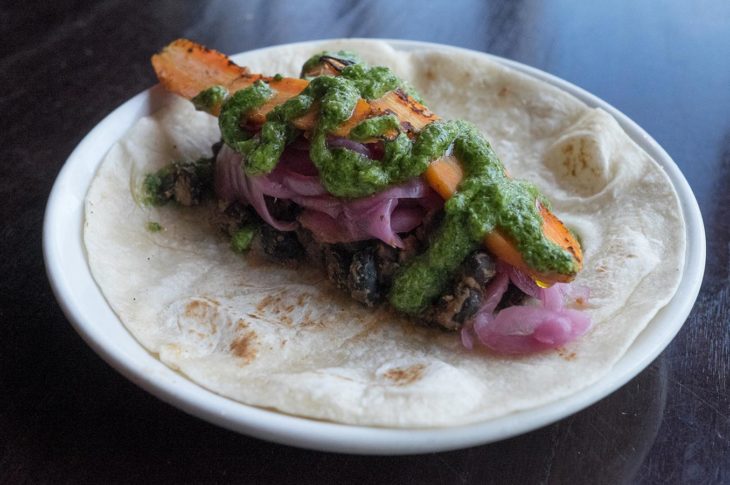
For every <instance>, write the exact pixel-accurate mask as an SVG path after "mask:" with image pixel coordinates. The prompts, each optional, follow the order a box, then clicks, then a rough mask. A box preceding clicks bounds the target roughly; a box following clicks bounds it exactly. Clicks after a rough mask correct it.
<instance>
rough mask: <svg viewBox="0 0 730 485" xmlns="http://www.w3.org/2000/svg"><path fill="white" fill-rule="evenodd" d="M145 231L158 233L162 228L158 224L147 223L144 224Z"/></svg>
mask: <svg viewBox="0 0 730 485" xmlns="http://www.w3.org/2000/svg"><path fill="white" fill-rule="evenodd" d="M145 229H147V230H148V231H149V232H160V231H161V230H162V229H164V228H163V227H162V226H161V225H160V223H159V222H155V221H149V222H148V223H147V224H145Z"/></svg>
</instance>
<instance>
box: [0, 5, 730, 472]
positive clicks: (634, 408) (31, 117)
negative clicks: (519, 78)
mask: <svg viewBox="0 0 730 485" xmlns="http://www.w3.org/2000/svg"><path fill="white" fill-rule="evenodd" d="M180 36H185V37H189V38H192V39H195V40H197V41H199V42H202V43H204V44H207V45H209V46H211V47H215V48H216V49H218V50H221V51H223V52H229V53H233V52H240V51H245V50H249V49H253V48H258V47H263V46H268V45H274V44H280V43H286V42H294V41H301V40H308V39H317V38H333V37H384V38H405V39H415V40H426V41H432V42H440V43H446V44H451V45H456V46H462V47H467V48H471V49H475V50H479V51H484V52H489V53H492V54H497V55H500V56H504V57H507V58H510V59H514V60H517V61H520V62H523V63H525V64H528V65H531V66H534V67H537V68H539V69H543V70H545V71H547V72H550V73H552V74H555V75H557V76H560V77H562V78H565V79H567V80H568V81H571V82H573V83H575V84H577V85H579V86H581V87H583V88H585V89H587V90H588V91H590V92H592V93H594V94H596V95H598V96H599V97H601V98H603V99H605V100H606V101H608V102H609V103H611V104H613V105H614V106H616V107H617V108H618V109H620V110H621V111H623V112H624V113H626V114H627V115H628V116H629V117H631V118H633V119H634V120H635V121H636V122H638V123H639V124H640V125H641V126H642V127H644V128H645V129H646V130H647V131H648V132H649V133H650V134H651V135H652V136H653V137H654V138H655V139H656V140H657V141H658V142H659V143H660V144H661V145H662V146H663V147H664V148H665V149H666V150H667V151H668V152H669V154H670V155H671V156H672V157H673V158H674V160H675V161H676V163H677V164H678V165H679V167H680V169H681V170H682V172H683V173H684V175H685V177H686V178H687V179H688V181H689V183H690V185H691V186H692V188H693V190H694V191H695V194H696V196H697V199H698V201H699V204H700V207H701V210H702V213H703V217H704V219H705V225H706V229H707V237H708V246H707V250H708V256H707V261H708V264H707V269H706V277H705V280H704V283H703V286H702V290H701V293H700V295H699V298H698V300H697V304H696V305H695V308H694V310H693V311H692V313H691V315H690V317H689V319H688V320H687V322H686V324H685V326H684V327H683V329H682V330H681V332H680V333H679V335H678V336H677V337H676V339H675V340H674V341H673V343H672V344H671V345H670V346H669V347H668V348H667V349H666V350H665V351H664V352H663V353H662V354H661V356H660V357H659V358H658V359H656V361H655V362H654V363H652V364H651V365H650V366H649V367H648V368H647V369H646V370H645V371H644V372H642V373H641V374H640V375H639V376H638V377H637V378H635V379H634V380H633V381H631V382H630V383H629V384H627V385H626V386H624V387H623V388H622V389H620V390H619V391H617V392H616V393H614V394H612V395H611V396H609V397H608V398H606V399H604V400H602V401H600V402H599V403H597V404H595V405H594V406H591V407H590V408H588V409H586V410H584V411H583V412H580V413H578V414H576V415H574V416H572V417H569V418H567V419H565V420H563V421H560V422H558V423H556V424H554V425H551V426H547V427H545V428H543V429H540V430H537V431H534V432H532V433H529V434H526V435H523V436H520V437H517V438H513V439H510V440H506V441H503V442H500V443H495V444H491V445H486V446H480V447H475V448H470V449H465V450H460V451H453V452H448V453H438V454H431V455H420V456H407V457H360V456H350V455H338V454H329V453H318V452H313V451H306V450H300V449H295V448H291V447H287V446H280V445H275V444H271V443H267V442H264V441H260V440H257V439H253V438H248V437H246V436H241V435H238V434H235V433H232V432H229V431H226V430H223V429H220V428H217V427H215V426H213V425H210V424H207V423H205V422H202V421H200V420H198V419H196V418H193V417H190V416H188V415H186V414H184V413H182V412H180V411H178V410H177V409H175V408H173V407H171V406H169V405H167V404H164V403H162V402H161V401H158V400H157V399H156V398H154V397H152V396H150V395H148V394H147V393H145V392H144V391H142V390H141V389H139V388H137V387H136V386H134V385H133V384H131V383H130V382H128V381H127V380H125V379H124V378H123V377H121V376H120V375H119V374H117V373H116V372H115V371H114V370H113V369H111V368H110V367H108V366H107V365H106V364H105V363H104V362H103V361H102V360H101V359H100V358H99V357H97V356H96V355H95V354H94V353H93V352H92V351H91V350H90V349H89V348H88V347H87V346H86V345H85V344H84V342H83V341H82V340H81V338H79V337H78V336H77V335H76V333H75V332H74V331H73V329H72V327H71V326H70V325H69V323H68V322H67V320H66V319H65V317H64V316H63V314H62V313H61V310H60V308H59V306H58V304H57V303H56V302H55V300H54V298H53V295H52V293H51V290H50V287H49V284H48V282H47V280H46V277H45V273H44V267H43V260H42V254H41V232H42V217H43V211H44V206H45V203H46V199H47V197H48V194H49V191H50V189H51V185H52V183H53V180H54V178H55V176H56V174H57V173H58V171H59V170H60V168H61V166H62V164H63V163H64V161H65V159H66V158H67V157H68V155H69V154H70V152H71V151H72V149H73V148H74V146H75V145H76V144H77V143H78V142H79V141H80V140H81V138H83V136H84V135H85V134H86V133H87V132H88V131H89V130H90V129H91V128H93V127H94V126H95V125H96V124H97V123H98V122H99V121H100V120H101V119H102V118H104V117H105V116H106V115H107V114H108V113H109V112H110V111H111V110H112V109H114V108H115V107H117V106H118V105H119V104H121V103H122V102H124V101H125V100H126V99H128V98H130V97H131V96H132V95H134V94H136V93H138V92H139V91H141V90H143V89H146V88H148V87H150V86H151V85H152V84H153V83H154V82H155V80H154V77H153V73H152V71H151V69H150V65H149V56H150V55H151V54H152V53H153V52H154V51H155V50H157V49H158V48H159V47H160V46H162V45H164V44H166V43H167V42H169V41H170V40H171V39H174V38H177V37H180ZM0 38H2V43H1V45H2V47H0V88H1V91H0V112H1V113H2V116H0V137H1V138H0V139H1V140H2V144H1V145H0V147H1V150H2V152H1V153H2V161H1V163H0V194H1V199H0V200H2V204H0V214H2V226H1V227H0V231H1V233H0V234H1V237H0V248H1V250H0V255H1V256H2V258H0V274H1V275H2V277H1V278H0V320H1V324H0V483H2V484H5V483H7V484H16V483H26V482H27V483H40V482H48V483H145V482H152V481H155V482H166V483H167V482H169V483H197V482H206V483H214V482H215V483H217V482H235V483H297V484H302V483H419V484H420V483H556V484H564V483H730V398H729V397H728V391H729V389H728V387H729V386H728V375H729V374H730V331H729V330H728V323H729V322H730V294H729V293H730V284H729V281H730V242H729V241H730V209H729V207H730V3H728V2H726V1H723V0H714V1H711V0H707V1H700V2H682V1H668V2H649V1H647V2H632V1H619V2H570V1H567V0H566V1H548V2H542V1H529V0H522V1H508V0H505V1H497V2H481V1H476V0H475V1H460V0H450V1H437V2H428V3H426V2H406V1H396V0H390V1H373V2H367V1H342V2H334V1H332V2H325V1H309V2H304V1H302V2H294V1H291V2H288V1H273V0H269V1H265V0H261V1H248V2H244V1H241V2H233V1H210V2H207V3H203V2H194V1H171V0H170V1H160V2H135V3H132V2H124V1H119V0H103V1H66V2H45V1H35V0H30V1H24V2H2V3H1V4H0Z"/></svg>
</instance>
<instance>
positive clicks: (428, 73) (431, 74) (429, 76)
mask: <svg viewBox="0 0 730 485" xmlns="http://www.w3.org/2000/svg"><path fill="white" fill-rule="evenodd" d="M426 79H428V80H429V81H433V80H434V79H436V74H434V72H433V71H432V70H431V69H426Z"/></svg>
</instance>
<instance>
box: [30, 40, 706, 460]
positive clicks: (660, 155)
mask: <svg viewBox="0 0 730 485" xmlns="http://www.w3.org/2000/svg"><path fill="white" fill-rule="evenodd" d="M339 40H343V39H320V40H310V41H304V42H295V43H287V44H281V45H275V46H268V47H263V48H259V49H252V50H250V51H246V52H243V53H239V54H236V55H240V54H247V53H262V52H265V51H266V50H270V49H276V48H280V47H283V46H288V47H305V46H307V45H315V44H318V43H322V42H334V41H339ZM348 40H350V39H348ZM352 40H363V41H384V42H386V43H388V44H390V45H391V46H392V47H394V48H396V49H400V50H414V49H422V48H426V49H438V50H442V51H444V50H446V51H452V52H461V53H468V54H469V55H477V56H484V57H486V58H489V59H491V60H493V61H496V62H499V63H501V64H502V65H506V66H509V67H511V68H513V69H515V70H517V71H518V72H521V73H523V74H526V75H528V76H531V77H533V78H537V79H539V80H541V81H544V82H547V83H549V84H551V85H553V86H556V87H558V88H559V89H561V90H563V91H565V92H568V93H569V94H571V95H573V96H575V97H577V98H578V99H579V100H581V101H583V102H584V103H586V104H588V105H589V106H591V107H600V108H602V109H604V110H605V111H607V112H608V113H610V114H611V115H612V116H613V117H614V118H615V119H616V120H617V121H618V123H619V125H621V127H622V128H623V129H624V131H626V133H627V134H628V135H629V137H630V138H631V139H632V140H633V141H634V142H635V143H636V144H637V145H639V146H640V147H641V148H642V149H643V150H645V151H647V152H648V153H649V154H650V155H651V156H652V158H653V159H654V160H655V161H656V162H657V163H658V164H659V165H660V167H661V168H662V169H663V170H664V171H665V173H666V174H667V176H668V177H669V179H670V181H671V182H672V184H673V186H674V188H675V190H676V191H677V194H678V199H679V202H680V207H681V208H682V212H683V215H684V219H685V232H686V237H687V245H686V248H685V264H684V270H683V275H682V279H681V280H680V283H679V286H678V288H677V291H676V293H675V294H674V296H672V298H671V299H670V301H669V302H668V303H667V304H666V305H665V306H664V307H662V308H661V309H659V311H658V312H657V314H656V315H655V316H654V318H652V320H651V321H650V322H649V323H648V324H647V327H646V328H645V330H644V331H642V333H641V334H640V335H639V337H638V338H637V339H636V340H635V341H634V342H633V343H632V344H631V345H630V347H629V349H628V350H627V352H626V353H625V354H624V355H623V356H622V357H621V358H620V359H619V361H618V362H617V363H616V364H615V365H614V366H613V367H612V368H611V370H609V371H608V374H607V375H604V376H603V377H602V378H601V379H599V380H598V381H597V382H595V383H593V384H591V385H589V386H587V387H584V388H582V389H580V390H579V391H577V392H575V393H573V394H570V395H568V396H565V397H563V398H561V399H558V400H556V401H552V402H549V403H547V404H545V405H542V406H538V407H535V408H530V409H526V410H522V411H517V412H514V413H511V414H508V415H505V416H501V417H498V418H494V419H490V420H486V421H481V422H478V423H473V424H468V425H459V426H452V427H443V428H415V429H414V428H381V427H367V426H357V425H348V424H339V423H330V422H324V421H317V420H314V419H309V418H304V417H298V416H292V415H287V414H284V413H281V412H278V411H273V410H266V409H262V408H257V407H254V406H250V405H246V404H243V403H239V402H237V401H233V400H232V399H229V398H226V397H223V396H221V395H218V394H216V393H214V392H212V391H210V390H208V389H206V388H204V387H202V386H200V385H198V384H196V383H194V382H193V381H191V380H189V379H188V378H186V377H184V376H182V375H180V374H177V373H176V372H175V371H173V370H172V369H170V368H168V367H167V366H165V365H164V364H162V363H161V362H160V361H159V360H157V359H156V358H155V357H154V356H153V355H152V354H149V353H148V352H147V351H146V350H144V348H143V346H142V345H141V344H140V343H139V342H137V341H136V339H134V338H133V337H131V334H130V335H129V337H130V338H132V339H133V340H134V342H135V343H136V344H137V345H138V346H139V347H140V348H141V349H142V350H143V351H144V353H145V354H146V355H147V356H148V357H149V359H152V360H153V361H155V362H156V363H157V364H158V365H155V364H154V363H151V362H146V363H145V364H149V365H148V366H147V367H145V366H141V365H138V363H136V362H135V363H132V362H130V361H129V357H128V356H126V355H125V353H124V352H122V351H120V350H119V349H118V348H115V347H114V346H113V345H112V346H109V345H108V342H105V340H104V336H103V335H99V333H98V329H95V328H94V322H93V321H89V319H88V317H87V316H86V315H84V314H83V312H82V310H81V309H80V308H79V307H78V305H76V304H75V303H74V301H75V300H74V296H73V295H71V294H70V293H69V290H70V288H69V287H68V286H66V285H64V283H66V281H65V278H64V273H63V271H62V269H63V268H62V264H61V263H60V261H61V253H60V248H59V244H58V242H59V241H60V239H59V238H64V237H66V238H71V240H72V239H73V237H74V236H73V235H69V234H68V231H66V233H65V234H64V231H62V230H61V229H66V228H59V227H57V224H56V222H57V221H58V219H57V218H58V215H59V213H60V212H59V211H67V210H68V207H65V206H64V203H66V202H68V201H67V199H68V196H69V195H73V193H74V192H73V189H72V188H70V187H71V186H73V184H71V183H70V180H71V179H72V177H73V175H74V172H73V169H77V170H78V169H79V166H80V165H81V164H82V162H83V161H84V160H85V159H86V158H85V157H86V156H87V155H86V153H87V152H88V151H91V149H92V147H93V145H94V142H95V141H96V140H97V139H98V138H104V139H109V140H111V141H109V143H108V146H107V148H106V149H105V150H104V151H103V152H101V153H100V154H98V155H94V157H95V158H97V159H98V160H96V161H95V162H94V163H93V173H92V174H91V177H92V178H93V174H94V173H96V170H97V169H98V166H99V164H100V163H101V161H102V160H103V158H104V156H105V155H106V152H107V151H108V149H109V148H110V147H111V145H112V144H113V142H114V141H116V139H118V137H119V136H120V135H121V134H122V133H124V132H125V131H126V130H127V129H128V128H129V127H130V126H131V123H132V122H134V121H136V120H137V119H139V118H140V117H141V116H143V115H145V114H147V113H148V112H149V110H150V104H151V98H152V97H153V96H154V95H155V90H157V91H161V90H160V88H159V85H156V86H155V87H152V88H149V89H146V90H144V91H142V92H140V93H138V94H137V95H135V96H134V97H132V98H130V99H128V100H127V101H125V102H124V103H122V104H121V105H120V106H118V107H117V108H116V109H114V110H113V111H112V112H111V113H109V114H108V115H107V116H105V117H104V118H103V119H102V121H100V122H99V123H97V124H96V126H95V127H94V128H93V129H92V130H91V131H90V132H89V133H88V134H87V135H86V136H85V137H84V138H83V139H82V140H81V142H80V143H79V144H78V145H77V146H76V148H75V149H74V150H73V152H72V153H71V154H70V155H69V157H68V159H67V160H66V162H65V163H64V165H63V167H62V168H61V170H60V172H59V174H58V175H57V177H56V180H55V182H54V184H53V188H52V190H51V193H50V196H49V198H48V202H47V204H46V210H45V214H44V221H43V257H44V263H45V268H46V274H47V277H48V279H49V282H50V284H51V288H52V290H53V293H54V296H55V297H56V300H57V301H58V303H59V306H60V307H61V309H62V311H63V313H64V314H65V316H66V318H67V319H68V320H69V322H70V323H71V324H72V326H73V327H74V329H75V330H76V332H77V333H79V335H80V336H81V337H82V338H83V339H84V341H85V342H86V343H87V344H88V345H89V346H90V347H91V348H92V349H93V350H94V351H95V352H96V353H97V355H99V356H100V357H101V358H102V359H103V360H104V361H106V362H107V363H108V364H109V365H111V366H112V367H113V368H114V369H115V370H117V371H118V372H119V373H121V374H122V375H123V376H125V377H126V378H127V379H129V380H130V381H132V382H133V383H135V384H136V385H137V386H139V387H141V388H142V389H144V390H145V391H147V392H149V393H150V394H152V395H154V396H156V397H157V398H159V399H161V400H162V401H165V402H167V403H169V404H171V405H173V406H175V407H177V408H178V409H181V410H182V411H184V412H186V413H188V414H191V415H194V416H197V417H199V418H202V419H204V420H206V421H208V422H211V423H213V424H216V425H218V426H221V427H224V428H227V429H230V430H233V431H236V432H239V433H243V434H246V435H249V436H253V437H256V438H260V439H265V440H269V441H274V442H277V443H281V444H287V445H293V446H299V447H302V448H308V449H313V450H319V451H329V452H339V453H356V454H374V455H402V454H414V453H427V452H436V451H448V450H453V449H458V448H465V447H469V446H476V445H481V444H486V443H491V442H495V441H499V440H503V439H507V438H510V437H513V436H516V435H518V434H522V433H526V432H529V431H532V430H535V429H538V428H540V427H543V426H546V425H548V424H551V423H554V422H556V421H558V420H560V419H563V418H565V417H567V416H569V415H571V414H574V413H576V412H578V411H580V410H582V409H585V408H586V407H588V406H590V405H592V404H594V403H596V402H598V401H599V400H601V399H603V398H604V397H606V396H607V395H609V394H611V393H612V392H614V391H615V390H617V389H618V388H619V387H621V386H623V385H624V384H626V383H627V382H629V381H630V380H631V379H633V378H634V377H635V376H636V375H637V374H638V373H639V372H641V371H642V370H643V369H644V368H645V367H647V366H648V365H649V364H650V363H651V362H652V361H653V360H654V359H655V358H656V357H657V356H658V355H659V354H660V353H661V352H662V351H663V350H664V349H665V348H666V346H667V345H669V343H670V342H671V341H672V340H673V338H674V337H675V335H676V334H677V333H678V332H679V330H680V329H681V327H682V326H683V324H684V323H685V321H686V320H687V317H688V316H689V313H690V311H691V310H692V308H693V306H694V303H695V301H696V299H697V296H698V294H699V290H700V287H701V283H702V279H703V275H704V268H705V260H706V242H705V230H704V224H703V221H702V214H701V212H700V209H699V206H698V204H697V200H696V198H695V197H694V194H693V192H692V190H691V188H690V186H689V184H688V182H687V180H686V179H685V177H684V175H683V174H682V172H681V171H680V170H679V167H678V166H677V165H676V163H675V162H674V161H673V160H672V158H671V157H670V156H669V154H668V153H667V152H666V151H665V150H664V149H663V148H662V147H661V146H660V145H659V144H658V143H657V142H656V141H655V140H654V139H653V138H652V137H651V136H650V135H649V134H648V133H647V132H646V131H645V130H644V129H643V128H641V127H640V126H639V125H638V124H637V123H635V122H634V121H633V120H631V119H630V118H629V117H628V116H626V115H625V114H623V113H622V112H621V111H619V110H618V109H616V108H615V107H613V106H612V105H611V104H609V103H607V102H606V101H604V100H602V99H600V98H599V97H597V96H595V95H593V94H591V93H589V92H588V91H585V90H584V89H582V88H580V87H578V86H576V85H575V84H572V83H570V82H568V81H566V80H564V79H562V78H559V77H557V76H554V75H552V74H549V73H547V72H545V71H542V70H540V69H537V68H534V67H531V66H528V65H525V64H522V63H519V62H517V61H513V60H510V59H505V58H503V57H499V56H495V55H493V54H488V53H484V52H480V51H475V50H471V49H466V48H461V47H455V46H450V45H445V44H438V43H431V42H422V41H412V40H401V39H352ZM120 120H126V121H128V122H130V124H128V125H126V126H125V127H124V129H123V130H122V129H120V128H119V127H120V126H121V125H119V121H120ZM115 133H118V134H117V135H116V136H115V135H114V134H115ZM96 153H99V152H98V151H96ZM69 190H70V193H69V192H67V191H69ZM87 191H88V185H85V186H84V187H83V194H81V198H80V200H78V201H76V200H75V199H73V197H72V199H73V200H72V202H74V203H76V202H77V203H79V204H80V210H81V216H82V219H83V210H84V209H83V206H84V200H85V198H86V193H87ZM77 192H78V191H77ZM76 195H78V194H76ZM74 207H75V209H78V207H76V206H74ZM76 222H77V223H78V222H79V221H76ZM80 223H81V225H80V227H82V226H83V220H81V221H80ZM76 237H78V242H79V244H80V245H81V249H82V252H83V254H84V255H85V247H84V243H83V235H82V234H81V233H77V234H76ZM84 260H85V262H86V266H85V268H84V270H85V271H87V272H88V273H89V276H91V271H90V268H89V266H88V260H87V259H84ZM77 269H78V268H77ZM92 281H93V277H92ZM94 287H95V289H96V291H98V293H99V294H100V295H101V298H102V299H103V302H104V304H105V305H107V306H108V303H107V302H106V299H105V298H104V296H103V294H101V290H100V289H99V288H98V285H96V282H95V281H94ZM95 296H96V295H95ZM109 310H110V309H109ZM112 315H113V316H114V318H116V320H117V322H116V323H118V324H119V325H120V326H121V328H122V329H123V331H124V332H127V333H128V331H127V330H126V327H124V325H123V324H122V322H121V321H120V320H119V318H118V317H116V314H113V313H112ZM657 320H659V321H664V320H667V324H666V325H661V326H660V327H659V329H658V330H654V329H652V330H653V333H654V334H657V335H658V337H657V336H655V337H654V338H653V339H649V340H648V341H647V337H646V335H645V334H646V333H652V332H647V331H646V330H647V329H649V328H650V325H652V323H654V324H655V325H654V326H656V323H655V321H657ZM642 336H644V337H643V338H642ZM159 366H161V367H163V368H164V369H167V371H168V372H169V373H171V374H174V375H166V374H167V373H166V372H165V371H164V369H160V368H159ZM150 369H152V371H150ZM158 371H159V372H162V376H161V375H158V373H157V372H158ZM191 386H192V387H191Z"/></svg>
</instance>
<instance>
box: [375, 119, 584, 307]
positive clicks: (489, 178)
mask: <svg viewBox="0 0 730 485" xmlns="http://www.w3.org/2000/svg"><path fill="white" fill-rule="evenodd" d="M438 123H440V122H436V123H432V124H431V125H429V127H432V126H434V125H436V126H437V127H438V128H439V130H438V133H434V134H433V143H434V144H437V145H438V146H439V147H441V146H443V145H444V144H447V143H448V145H451V144H452V143H453V150H454V155H455V156H456V157H457V158H458V159H459V161H460V162H461V164H462V167H463V169H464V179H463V181H462V183H461V185H460V186H459V189H458V192H457V193H456V194H454V196H453V197H451V199H449V200H448V201H447V202H446V204H445V205H444V212H445V217H444V221H443V223H442V226H441V228H440V229H439V231H438V233H437V234H436V236H435V237H434V238H433V240H432V241H431V243H430V245H429V247H428V249H427V250H426V251H425V252H424V253H423V254H421V255H419V256H418V257H417V258H416V259H415V260H414V261H413V262H412V263H410V264H409V265H407V266H406V267H405V268H404V269H403V270H402V271H400V272H399V273H398V274H397V275H396V277H395V279H394V282H393V287H392V289H391V293H390V297H389V298H390V302H391V304H392V305H393V306H394V307H395V308H397V309H399V310H401V311H403V312H405V313H411V314H416V313H419V312H421V311H422V310H424V309H425V307H426V306H428V305H429V304H430V303H431V301H432V300H433V299H434V298H435V297H437V296H438V295H440V294H441V293H442V292H443V290H444V287H445V285H446V284H447V283H448V282H449V281H450V279H451V277H452V275H453V274H454V272H455V271H456V270H457V268H458V267H459V265H460V264H461V262H462V261H463V260H464V258H466V256H468V254H469V253H470V252H471V251H473V250H474V249H475V248H476V247H477V245H479V244H481V242H482V241H483V240H484V237H485V236H486V235H487V233H489V232H491V231H492V230H494V229H496V228H499V229H500V231H502V232H504V233H505V234H506V235H508V236H509V237H510V238H511V239H512V240H513V241H515V243H516V245H517V249H518V250H519V252H520V253H521V254H522V257H523V259H524V260H525V262H526V263H527V264H529V265H530V266H531V267H533V268H535V269H536V270H538V271H545V272H548V271H556V272H558V273H563V274H569V273H571V272H574V271H575V262H574V260H573V256H572V255H571V254H570V253H569V252H567V251H565V250H564V249H563V248H561V247H560V246H558V245H556V244H555V243H553V242H552V241H550V240H549V239H547V238H546V237H545V235H544V234H543V232H542V217H541V216H540V212H539V209H538V205H537V204H538V202H539V203H540V204H542V205H545V206H547V201H546V200H545V199H544V198H543V197H542V195H541V194H540V193H539V192H538V190H537V188H536V187H535V186H534V185H532V184H529V183H527V182H524V181H519V180H513V179H510V178H509V177H507V175H506V174H505V173H504V167H503V166H502V163H501V162H500V161H499V159H498V158H497V156H496V154H495V153H494V151H493V150H492V147H491V146H490V145H489V143H488V142H487V141H486V140H485V139H484V137H483V136H482V135H481V134H479V133H478V132H477V130H476V129H475V128H474V127H473V126H472V125H470V124H468V123H465V122H463V121H448V122H443V123H441V124H440V125H439V124H438ZM429 127H427V128H429ZM424 131H425V130H424ZM419 138H420V137H419ZM448 145H447V146H448Z"/></svg>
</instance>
